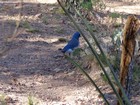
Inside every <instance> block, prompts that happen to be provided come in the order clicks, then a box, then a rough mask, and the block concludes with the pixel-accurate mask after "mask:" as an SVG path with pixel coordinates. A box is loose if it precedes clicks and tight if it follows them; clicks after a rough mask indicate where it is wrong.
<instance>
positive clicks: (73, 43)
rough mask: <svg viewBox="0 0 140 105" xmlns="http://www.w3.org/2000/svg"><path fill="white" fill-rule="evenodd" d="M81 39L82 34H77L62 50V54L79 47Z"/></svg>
mask: <svg viewBox="0 0 140 105" xmlns="http://www.w3.org/2000/svg"><path fill="white" fill-rule="evenodd" d="M79 37H80V33H79V32H75V33H74V35H73V36H72V39H71V40H70V41H69V42H68V44H67V45H66V46H65V47H64V48H63V49H62V52H63V53H65V52H72V51H73V50H74V49H75V48H76V47H78V46H79Z"/></svg>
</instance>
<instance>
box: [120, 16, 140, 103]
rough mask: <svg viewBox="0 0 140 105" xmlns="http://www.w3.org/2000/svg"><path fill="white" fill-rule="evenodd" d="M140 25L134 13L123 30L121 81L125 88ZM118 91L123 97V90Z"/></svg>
mask: <svg viewBox="0 0 140 105" xmlns="http://www.w3.org/2000/svg"><path fill="white" fill-rule="evenodd" d="M139 26H140V23H139V21H138V19H137V18H136V17H135V16H133V15H131V16H128V18H127V21H126V24H125V27H124V31H123V40H122V54H121V63H120V82H121V85H122V86H123V88H126V78H127V76H128V70H129V65H130V63H131V61H132V58H133V55H134V51H135V38H136V35H137V31H138V29H139ZM118 91H119V94H120V96H121V97H122V92H121V90H120V89H119V90H118ZM118 105H119V103H118Z"/></svg>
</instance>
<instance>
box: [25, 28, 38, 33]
mask: <svg viewBox="0 0 140 105" xmlns="http://www.w3.org/2000/svg"><path fill="white" fill-rule="evenodd" d="M26 31H27V32H31V33H39V32H40V30H39V29H34V28H30V29H27V30H26Z"/></svg>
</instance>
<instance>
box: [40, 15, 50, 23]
mask: <svg viewBox="0 0 140 105" xmlns="http://www.w3.org/2000/svg"><path fill="white" fill-rule="evenodd" d="M41 20H42V21H43V23H44V24H46V25H47V24H49V22H48V19H47V17H46V16H43V17H42V18H41Z"/></svg>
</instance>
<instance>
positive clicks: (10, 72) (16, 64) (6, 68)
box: [0, 0, 140, 105]
mask: <svg viewBox="0 0 140 105" xmlns="http://www.w3.org/2000/svg"><path fill="white" fill-rule="evenodd" d="M15 1H16V0H15ZM117 3H118V5H117ZM117 3H116V2H114V3H113V2H107V9H108V10H110V11H111V12H112V11H114V10H115V11H118V12H126V13H128V14H131V13H132V12H133V13H134V14H137V15H140V4H139V5H138V3H137V4H136V3H133V4H131V3H128V4H127V3H126V4H125V6H124V4H122V3H121V2H117ZM136 6H137V8H136ZM0 7H1V8H0V30H1V32H0V44H1V47H0V49H1V50H3V48H6V47H8V48H9V49H8V51H6V53H4V55H2V56H1V58H0V105H28V104H29V100H32V101H33V103H34V105H104V102H103V100H102V98H101V96H100V95H99V94H98V92H97V91H96V89H95V88H94V86H92V84H91V83H90V82H89V80H87V79H86V77H85V76H83V75H82V74H81V72H80V71H79V70H77V68H75V67H74V66H73V65H72V64H71V63H70V62H69V61H67V60H66V59H65V58H64V57H63V54H62V53H61V52H60V51H59V50H58V49H59V48H63V46H64V45H65V44H66V43H65V42H60V41H58V39H60V38H65V39H70V38H71V35H72V34H73V33H74V32H75V31H76V30H75V29H74V28H73V26H72V23H71V22H70V21H69V20H68V17H67V16H66V15H64V14H63V13H61V12H62V11H61V10H60V8H59V6H58V5H57V4H41V5H38V4H37V3H30V2H28V3H24V4H23V10H22V16H23V20H22V22H21V25H20V29H19V30H20V32H19V34H18V36H17V37H16V38H14V39H13V41H12V42H9V43H6V44H5V42H4V39H6V38H7V37H9V36H11V35H12V34H13V30H14V29H15V26H16V21H17V19H18V16H17V14H18V13H19V8H18V7H19V3H13V1H11V0H9V1H8V2H6V0H5V1H3V0H0ZM113 8H114V9H113ZM128 8H130V9H131V11H130V9H129V11H128V12H127V10H128ZM81 27H82V25H81ZM85 33H86V34H87V32H86V31H85ZM101 37H102V36H101ZM102 39H107V40H108V39H110V38H108V37H105V36H104V37H102ZM102 39H99V40H102ZM80 40H81V47H83V45H84V40H83V39H82V38H81V39H80ZM104 43H105V42H104ZM88 63H89V62H85V67H87V66H88ZM87 72H88V73H89V74H90V75H91V77H92V78H93V79H94V80H95V81H96V82H97V84H98V85H99V86H100V88H101V89H102V90H103V92H104V93H105V95H106V97H107V98H108V99H109V101H110V103H111V104H112V105H114V104H115V103H116V100H114V98H115V96H114V95H113V94H112V91H111V89H110V87H109V86H108V85H107V83H106V82H105V81H103V80H102V78H101V76H100V74H101V70H100V67H99V66H98V64H97V63H96V62H93V61H92V63H91V67H90V70H87ZM139 87H140V83H138V84H137V86H136V87H135V90H136V92H135V94H134V95H133V97H132V102H133V104H134V105H140V91H139Z"/></svg>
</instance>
